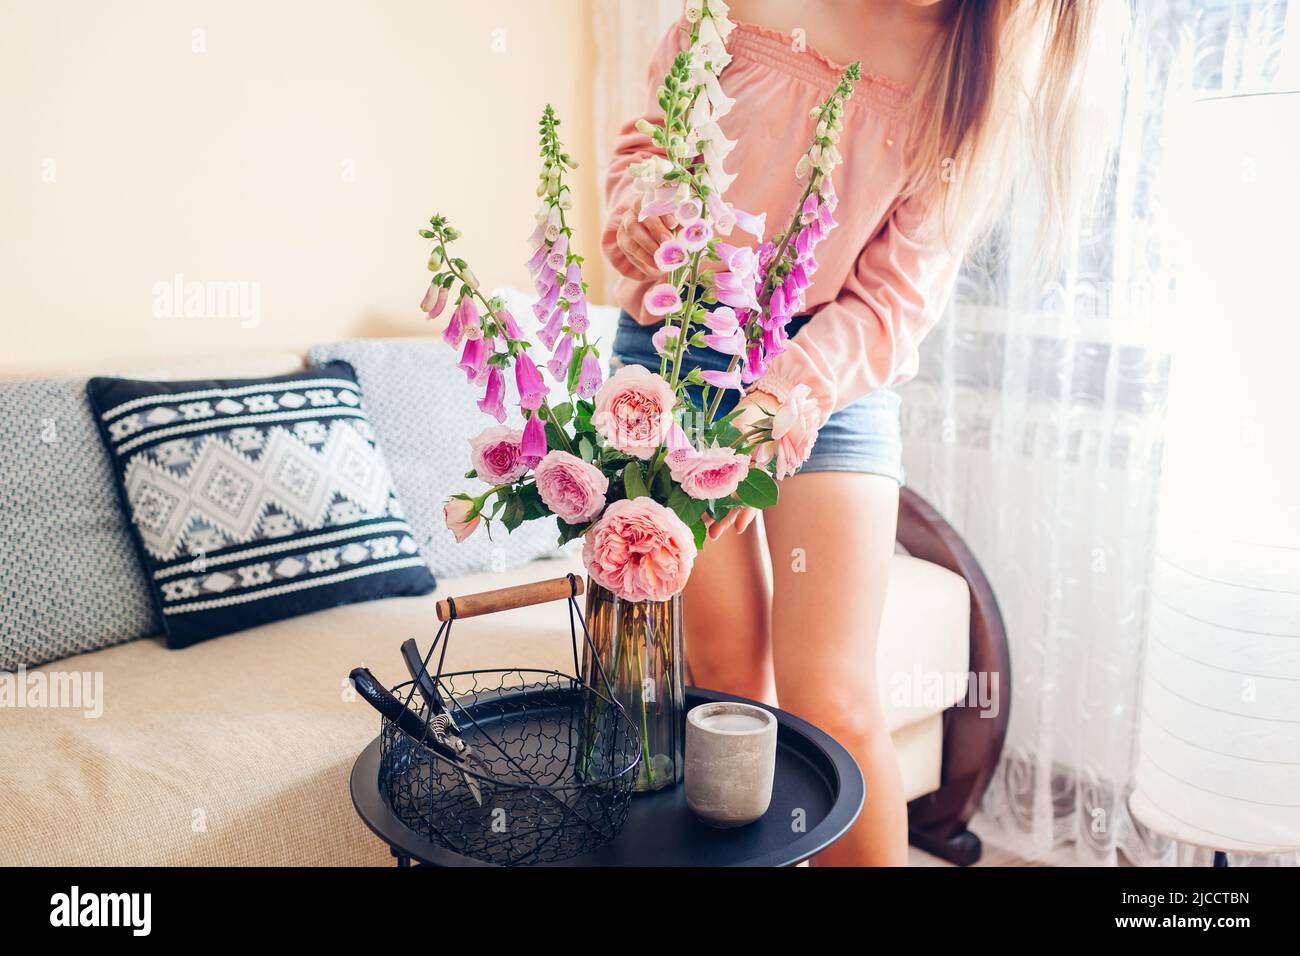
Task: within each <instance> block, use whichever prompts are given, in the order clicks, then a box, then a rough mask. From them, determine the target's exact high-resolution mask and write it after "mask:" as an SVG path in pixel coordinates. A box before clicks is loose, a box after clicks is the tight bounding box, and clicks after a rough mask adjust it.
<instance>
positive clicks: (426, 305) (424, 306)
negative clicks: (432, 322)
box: [420, 282, 447, 319]
mask: <svg viewBox="0 0 1300 956" xmlns="http://www.w3.org/2000/svg"><path fill="white" fill-rule="evenodd" d="M439 299H441V300H442V304H443V305H446V304H447V290H446V289H444V288H443V287H442V284H441V283H434V282H430V283H429V288H428V289H426V290H425V293H424V298H423V299H421V300H420V311H421V312H427V313H428V315H429V318H431V319H436V318H437V317H438V313H439V312H441V311H442V308H441V306H438V300H439Z"/></svg>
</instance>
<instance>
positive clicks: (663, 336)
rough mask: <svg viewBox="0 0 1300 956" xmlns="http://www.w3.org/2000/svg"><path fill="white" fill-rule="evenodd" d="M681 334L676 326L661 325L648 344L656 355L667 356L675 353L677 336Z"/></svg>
mask: <svg viewBox="0 0 1300 956" xmlns="http://www.w3.org/2000/svg"><path fill="white" fill-rule="evenodd" d="M681 334H682V330H681V329H680V328H679V327H678V326H676V325H661V326H659V330H658V331H657V332H655V334H654V335H652V336H651V337H650V344H651V345H653V346H654V350H655V354H656V355H669V354H673V353H676V351H677V336H679V335H681Z"/></svg>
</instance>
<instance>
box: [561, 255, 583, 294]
mask: <svg viewBox="0 0 1300 956" xmlns="http://www.w3.org/2000/svg"><path fill="white" fill-rule="evenodd" d="M564 297H565V298H566V299H568V300H569V301H570V302H573V301H574V300H576V299H581V298H582V267H581V266H580V265H578V264H577V263H576V262H570V263H569V268H568V270H567V271H566V272H565V273H564Z"/></svg>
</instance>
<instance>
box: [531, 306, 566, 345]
mask: <svg viewBox="0 0 1300 956" xmlns="http://www.w3.org/2000/svg"><path fill="white" fill-rule="evenodd" d="M563 331H564V310H563V309H561V308H560V307H559V306H556V307H555V311H554V312H552V313H551V317H550V319H549V320H548V321H547V323H546V324H545V325H544V326H542V327H541V328H540V329H539V330H538V331H537V337H538V338H539V339H541V340H542V344H543V345H545V346H546V347H547V348H548V349H553V348H555V343H556V341H557V340H558V339H559V338H560V333H562V332H563Z"/></svg>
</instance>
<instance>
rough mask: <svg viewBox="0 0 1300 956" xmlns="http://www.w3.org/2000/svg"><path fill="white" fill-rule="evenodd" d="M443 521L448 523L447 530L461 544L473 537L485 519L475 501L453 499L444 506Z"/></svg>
mask: <svg viewBox="0 0 1300 956" xmlns="http://www.w3.org/2000/svg"><path fill="white" fill-rule="evenodd" d="M442 520H443V521H445V522H446V523H447V530H449V531H450V532H451V533H452V534H454V535H455V536H456V540H457V542H460V541H464V540H465V539H466V538H468V537H469V536H470V535H472V534H473V533H474V530H475V529H476V528H477V527H478V526H479V522H480V521H482V520H483V519H482V518H481V516H480V515H479V513H478V507H477V505H476V504H475V503H474V502H473V501H466V500H465V499H464V498H452V499H451V500H450V501H448V502H447V503H446V504H445V505H443V506H442Z"/></svg>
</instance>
